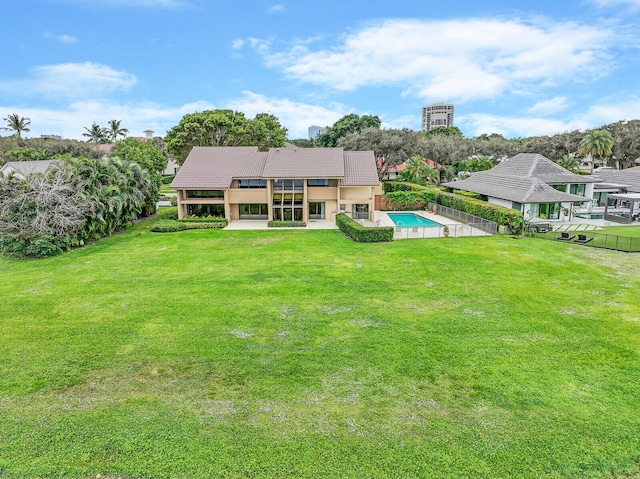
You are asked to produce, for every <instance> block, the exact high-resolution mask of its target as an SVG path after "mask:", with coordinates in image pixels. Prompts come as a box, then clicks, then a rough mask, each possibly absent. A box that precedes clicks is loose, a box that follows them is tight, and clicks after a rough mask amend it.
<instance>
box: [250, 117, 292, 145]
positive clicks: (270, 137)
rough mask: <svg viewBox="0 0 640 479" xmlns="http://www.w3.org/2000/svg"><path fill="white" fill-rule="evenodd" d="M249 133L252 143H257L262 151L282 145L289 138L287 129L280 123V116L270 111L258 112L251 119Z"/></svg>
mask: <svg viewBox="0 0 640 479" xmlns="http://www.w3.org/2000/svg"><path fill="white" fill-rule="evenodd" d="M248 133H249V138H250V143H251V144H252V145H256V146H257V147H258V149H259V150H260V151H267V150H269V148H271V147H275V146H282V145H284V143H285V141H286V140H287V129H286V128H284V127H283V126H282V125H280V121H279V120H278V118H276V117H275V116H274V115H271V114H269V113H258V114H257V115H256V116H255V118H254V119H253V120H250V121H249V128H248Z"/></svg>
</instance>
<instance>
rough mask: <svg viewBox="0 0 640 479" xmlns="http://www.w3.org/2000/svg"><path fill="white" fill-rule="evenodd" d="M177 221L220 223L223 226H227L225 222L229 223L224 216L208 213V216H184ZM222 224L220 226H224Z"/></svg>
mask: <svg viewBox="0 0 640 479" xmlns="http://www.w3.org/2000/svg"><path fill="white" fill-rule="evenodd" d="M179 221H182V222H185V223H221V224H223V225H224V226H227V224H228V223H229V222H228V221H227V219H226V218H220V217H219V216H211V215H208V216H195V215H191V216H185V217H183V218H182V219H181V220H179ZM224 226H222V227H223V228H224Z"/></svg>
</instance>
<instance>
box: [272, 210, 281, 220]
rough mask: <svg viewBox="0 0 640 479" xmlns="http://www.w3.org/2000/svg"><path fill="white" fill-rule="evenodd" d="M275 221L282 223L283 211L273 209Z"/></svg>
mask: <svg viewBox="0 0 640 479" xmlns="http://www.w3.org/2000/svg"><path fill="white" fill-rule="evenodd" d="M273 219H274V221H282V210H281V209H280V208H274V209H273Z"/></svg>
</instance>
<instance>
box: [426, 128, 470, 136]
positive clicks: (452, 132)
mask: <svg viewBox="0 0 640 479" xmlns="http://www.w3.org/2000/svg"><path fill="white" fill-rule="evenodd" d="M433 135H447V136H460V137H461V136H463V135H462V131H460V128H458V127H457V126H436V127H435V128H432V129H430V130H429V131H425V132H424V136H426V137H429V136H433Z"/></svg>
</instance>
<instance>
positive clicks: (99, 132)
mask: <svg viewBox="0 0 640 479" xmlns="http://www.w3.org/2000/svg"><path fill="white" fill-rule="evenodd" d="M84 129H85V130H87V131H86V133H83V134H82V136H86V137H87V138H88V140H87V141H88V142H90V143H105V142H106V141H107V130H106V129H105V128H103V127H101V126H100V125H98V124H97V123H96V122H95V121H94V122H93V125H91V128H87V127H86V126H85V127H84Z"/></svg>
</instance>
